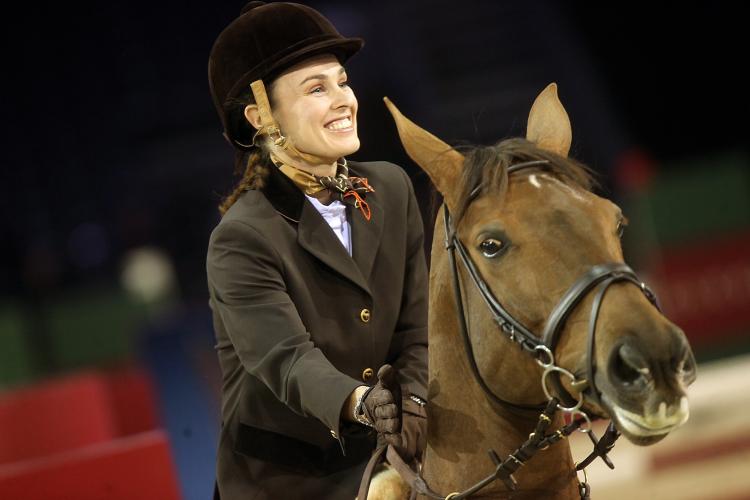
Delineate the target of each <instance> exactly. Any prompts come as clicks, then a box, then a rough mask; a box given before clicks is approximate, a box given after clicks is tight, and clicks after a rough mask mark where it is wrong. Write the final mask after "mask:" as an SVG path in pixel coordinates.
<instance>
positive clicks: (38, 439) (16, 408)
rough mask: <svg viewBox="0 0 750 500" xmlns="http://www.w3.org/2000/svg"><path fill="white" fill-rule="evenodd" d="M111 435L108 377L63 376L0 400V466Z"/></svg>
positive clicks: (113, 427)
mask: <svg viewBox="0 0 750 500" xmlns="http://www.w3.org/2000/svg"><path fill="white" fill-rule="evenodd" d="M116 436H117V419H116V416H115V414H114V411H113V408H112V404H111V400H110V396H109V387H108V384H107V381H106V379H105V378H103V377H101V376H97V375H93V374H85V375H77V376H72V377H66V378H64V379H60V380H54V381H49V382H44V383H41V384H36V385H34V386H33V387H28V388H23V389H18V390H15V391H13V392H10V393H7V394H4V395H3V396H2V397H1V398H0V464H3V463H7V462H16V461H19V460H26V459H30V458H34V457H41V456H45V455H49V454H53V453H58V452H60V451H65V450H70V449H74V448H78V447H81V446H87V445H90V444H94V443H99V442H103V441H108V440H110V439H113V438H115V437H116ZM0 498H4V497H0Z"/></svg>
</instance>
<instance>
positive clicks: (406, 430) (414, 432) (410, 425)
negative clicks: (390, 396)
mask: <svg viewBox="0 0 750 500" xmlns="http://www.w3.org/2000/svg"><path fill="white" fill-rule="evenodd" d="M425 448H427V411H426V410H425V407H424V406H422V405H420V404H419V403H417V402H416V401H414V400H412V399H410V398H408V397H407V398H404V399H403V404H402V412H401V448H400V449H399V453H400V454H401V458H403V459H404V461H405V462H406V463H409V462H411V461H412V460H414V459H415V458H416V459H417V461H419V462H421V461H422V457H423V454H424V450H425Z"/></svg>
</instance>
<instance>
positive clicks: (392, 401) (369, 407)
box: [362, 365, 401, 446]
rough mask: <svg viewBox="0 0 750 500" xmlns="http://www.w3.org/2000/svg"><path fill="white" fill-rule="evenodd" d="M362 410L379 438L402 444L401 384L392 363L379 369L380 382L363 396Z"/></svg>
mask: <svg viewBox="0 0 750 500" xmlns="http://www.w3.org/2000/svg"><path fill="white" fill-rule="evenodd" d="M362 410H363V412H364V415H365V417H366V418H367V419H368V420H369V421H370V422H372V425H373V427H374V428H375V430H376V431H377V433H378V439H379V440H380V439H381V437H382V440H384V441H385V442H386V443H388V444H392V445H394V446H401V386H400V385H399V383H398V380H397V377H396V369H395V368H393V367H392V366H391V365H383V366H381V367H380V369H379V370H378V383H377V384H375V385H374V386H373V387H371V388H370V389H368V391H367V393H366V395H365V396H364V397H363V398H362Z"/></svg>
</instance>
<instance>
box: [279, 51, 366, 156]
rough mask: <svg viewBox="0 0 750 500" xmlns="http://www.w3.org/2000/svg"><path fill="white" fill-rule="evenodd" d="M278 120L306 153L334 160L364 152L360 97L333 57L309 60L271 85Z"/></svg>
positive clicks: (292, 68) (298, 147)
mask: <svg viewBox="0 0 750 500" xmlns="http://www.w3.org/2000/svg"><path fill="white" fill-rule="evenodd" d="M271 97H272V102H273V106H272V107H273V116H274V118H275V119H276V122H277V123H278V124H279V128H280V129H281V133H282V134H284V135H285V136H287V137H290V138H291V139H292V141H293V142H294V144H295V146H296V147H297V149H299V150H300V151H302V152H305V153H309V154H312V155H316V156H319V157H322V158H328V159H330V160H331V162H334V161H336V160H337V159H338V158H341V157H342V156H346V155H348V154H351V153H354V152H355V151H357V150H358V149H359V137H358V136H357V98H356V97H354V92H353V91H352V89H351V88H350V87H349V84H348V83H347V76H346V71H345V70H344V68H343V66H341V64H339V62H338V60H337V59H336V57H334V56H333V55H330V54H325V55H320V56H317V57H313V58H311V59H307V60H305V61H303V62H301V63H299V64H297V65H295V66H293V67H291V68H290V69H288V70H287V71H285V72H284V73H282V74H281V76H279V77H278V78H277V79H276V80H274V82H273V84H272V85H271Z"/></svg>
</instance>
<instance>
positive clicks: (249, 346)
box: [207, 221, 361, 436]
mask: <svg viewBox="0 0 750 500" xmlns="http://www.w3.org/2000/svg"><path fill="white" fill-rule="evenodd" d="M207 274H208V284H209V288H210V289H211V293H212V295H213V299H214V303H215V307H216V309H217V310H218V314H219V316H220V317H221V320H222V322H223V323H224V326H225V328H226V331H227V335H228V336H229V338H230V340H231V342H232V344H233V346H234V349H235V351H236V352H237V355H238V356H239V358H240V361H241V362H242V365H243V367H244V369H245V370H246V371H247V372H248V373H250V374H251V375H253V376H254V377H256V378H258V379H259V380H261V381H262V382H263V383H264V384H265V385H266V386H267V387H268V388H269V389H270V390H271V391H272V392H273V394H274V395H275V396H276V397H277V398H278V399H279V400H280V401H281V402H283V403H284V404H286V405H287V406H288V407H289V408H290V409H291V410H293V411H294V412H296V413H298V414H300V415H303V416H306V417H314V418H317V419H318V420H320V421H321V422H322V423H323V424H324V425H325V426H326V427H328V428H329V429H331V430H333V431H334V432H335V433H336V435H337V436H338V435H339V416H340V412H341V408H342V407H343V404H344V402H345V400H346V399H347V398H348V396H349V394H350V393H351V392H352V391H353V390H354V389H355V387H357V386H359V385H361V382H359V381H357V380H356V379H354V378H352V377H349V376H348V375H346V374H343V373H341V372H340V371H338V370H337V369H336V368H335V367H334V366H333V365H332V364H331V363H330V361H329V360H328V359H327V358H326V357H325V355H324V354H323V352H322V351H321V350H320V349H318V348H317V347H315V345H314V344H313V342H312V340H311V338H310V334H309V332H307V330H306V329H305V326H304V325H303V323H302V320H301V319H300V317H299V314H298V312H297V309H296V307H295V306H294V303H293V302H292V300H291V298H290V297H289V295H288V293H287V291H286V285H285V282H284V278H283V262H282V260H281V258H280V256H279V254H278V253H277V251H276V250H275V249H274V248H273V246H272V245H271V244H270V243H269V242H268V241H267V239H266V238H265V237H264V236H263V235H262V234H260V233H259V232H258V231H257V230H256V229H254V228H253V227H251V226H249V225H247V224H245V223H243V222H240V221H226V222H224V223H222V224H220V225H219V226H218V227H217V229H216V230H215V231H214V233H213V234H212V235H211V241H210V244H209V250H208V258H207Z"/></svg>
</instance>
